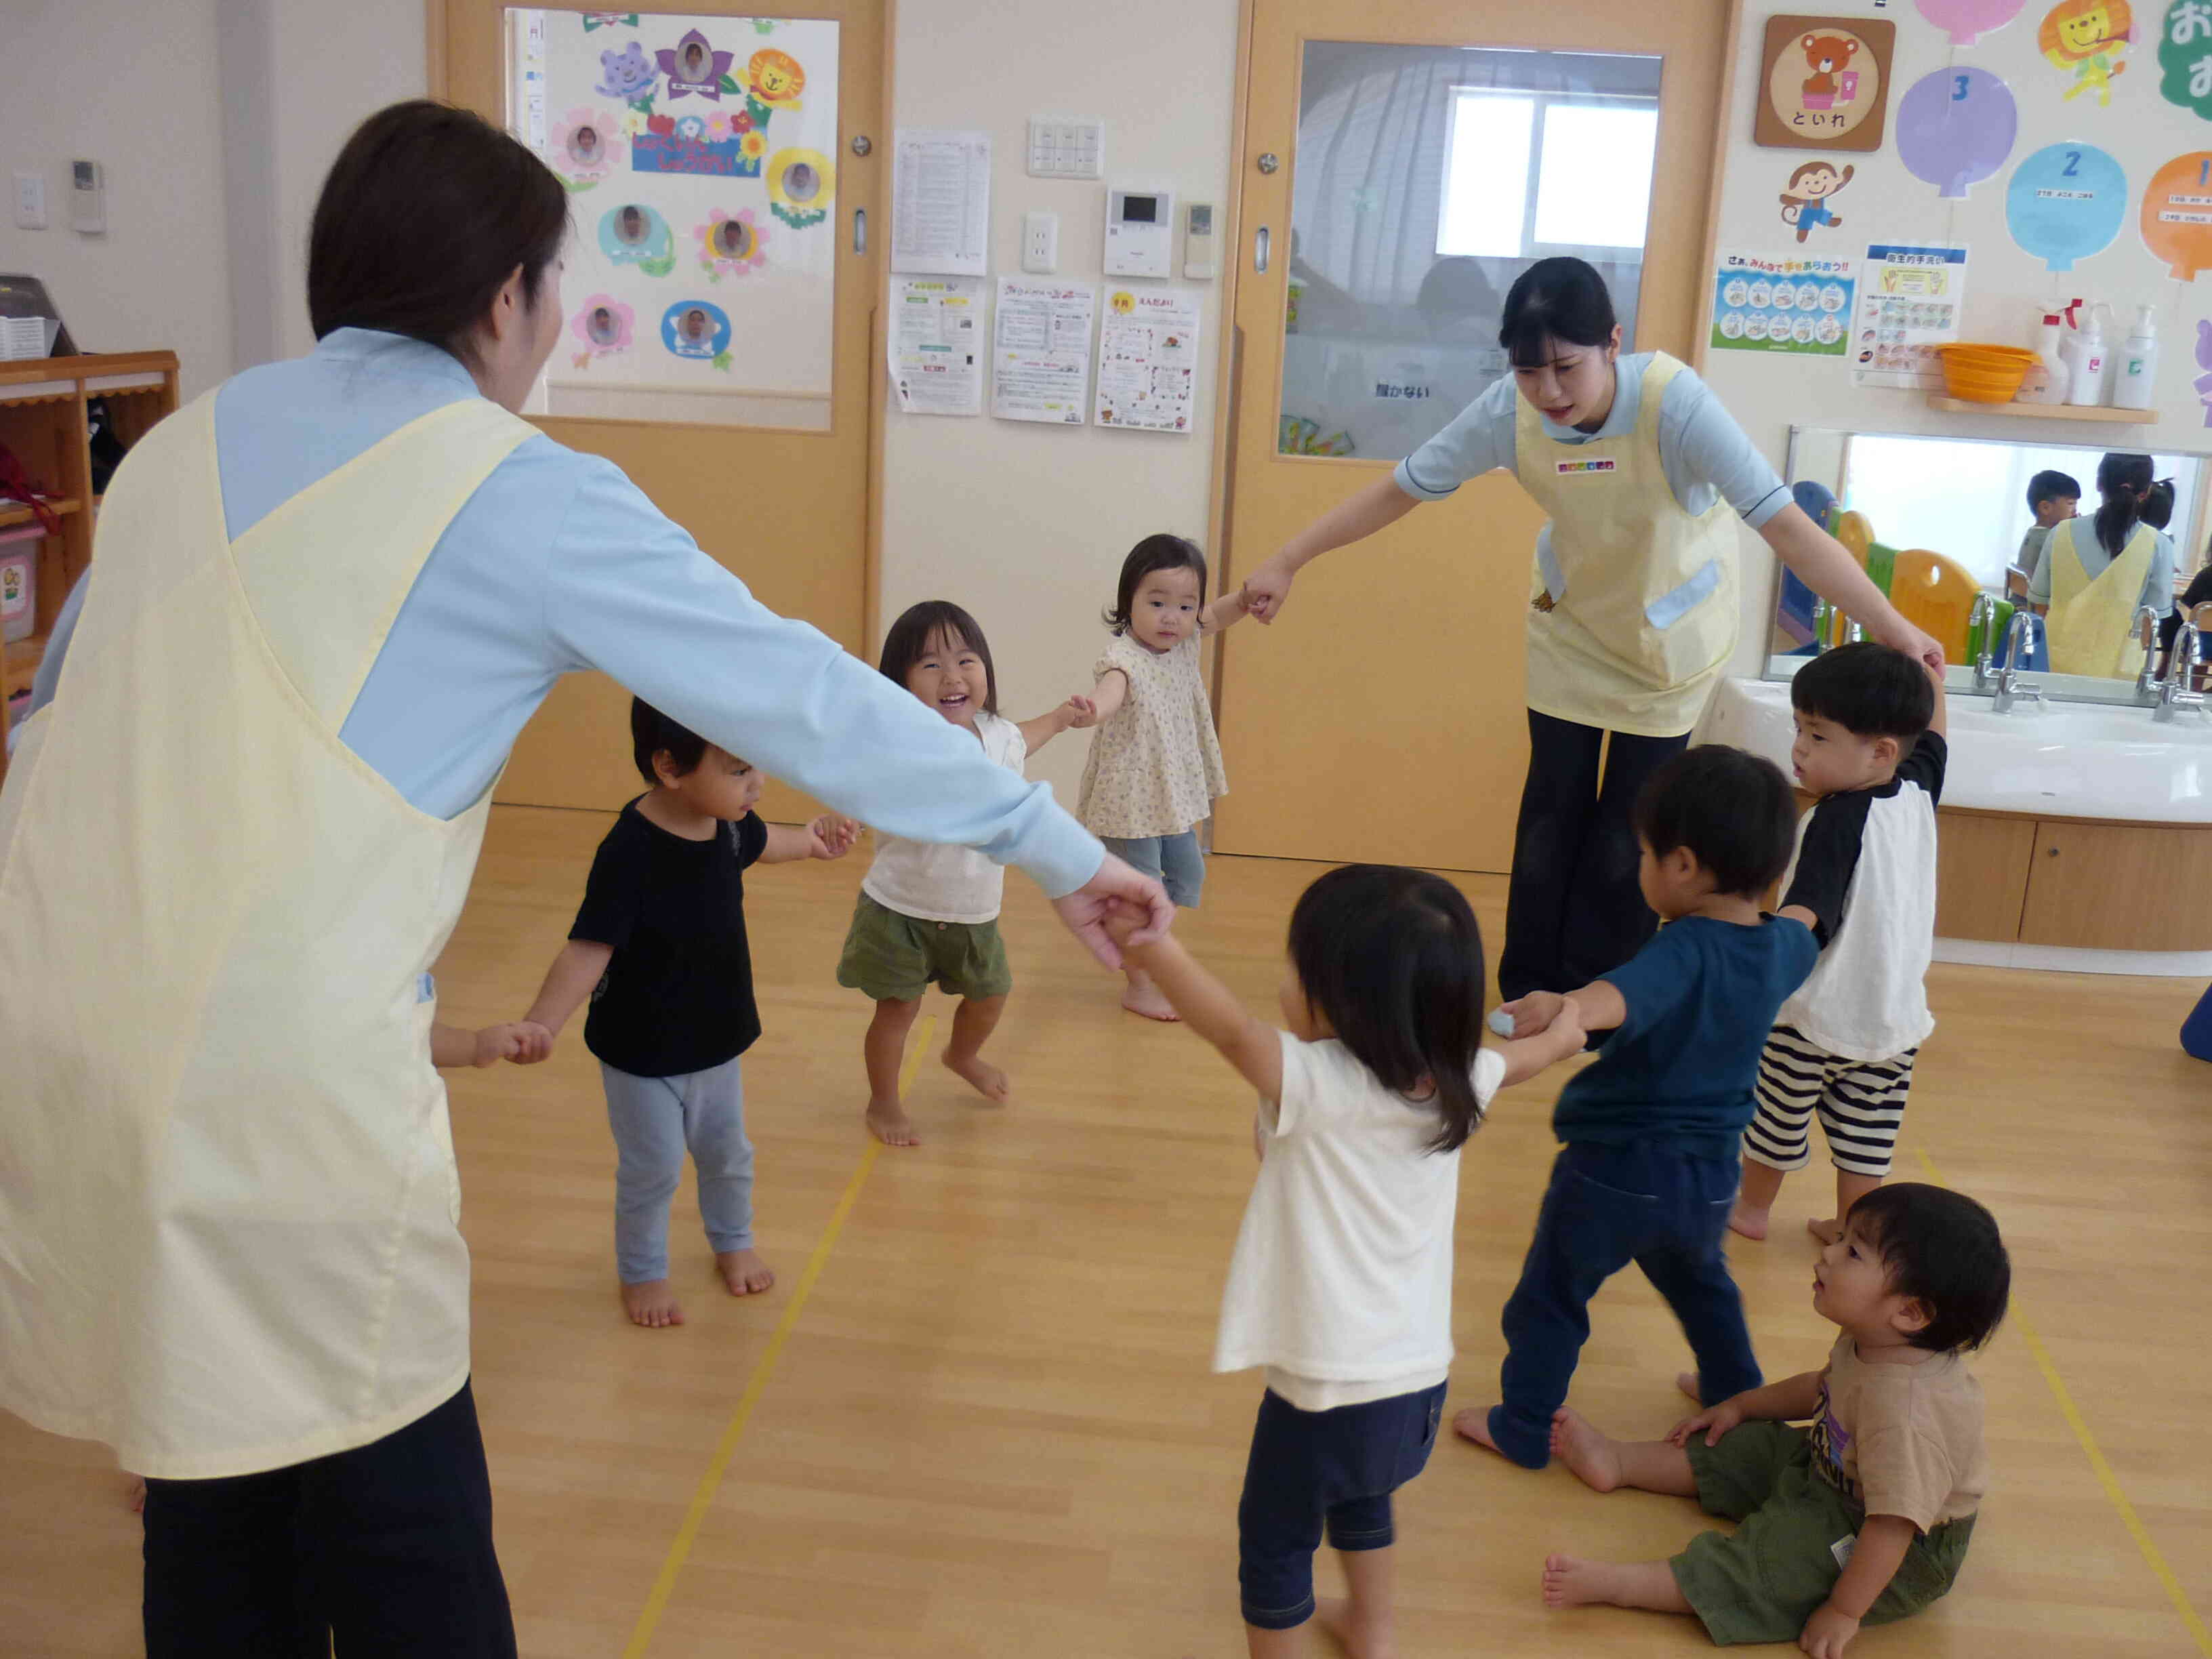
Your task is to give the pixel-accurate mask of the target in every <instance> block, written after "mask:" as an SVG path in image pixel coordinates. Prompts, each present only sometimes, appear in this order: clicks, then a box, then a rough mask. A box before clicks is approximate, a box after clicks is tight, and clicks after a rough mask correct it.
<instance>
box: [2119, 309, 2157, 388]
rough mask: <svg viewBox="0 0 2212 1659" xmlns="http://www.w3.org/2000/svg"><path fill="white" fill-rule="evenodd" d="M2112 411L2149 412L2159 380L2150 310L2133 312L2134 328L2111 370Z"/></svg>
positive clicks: (2155, 327)
mask: <svg viewBox="0 0 2212 1659" xmlns="http://www.w3.org/2000/svg"><path fill="white" fill-rule="evenodd" d="M2112 374H2113V380H2112V407H2113V408H2115V409H2148V408H2149V407H2150V406H2151V399H2152V397H2153V395H2154V383H2155V382H2156V380H2157V378H2158V317H2157V315H2156V313H2154V311H2153V309H2152V308H2151V307H2149V306H2138V307H2136V325H2135V328H2134V330H2133V331H2132V332H2130V334H2129V336H2128V338H2127V343H2126V344H2125V345H2124V346H2122V347H2121V348H2120V355H2119V356H2118V359H2117V360H2116V362H2114V364H2113V368H2112Z"/></svg>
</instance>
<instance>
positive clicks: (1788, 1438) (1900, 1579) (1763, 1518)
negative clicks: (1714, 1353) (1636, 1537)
mask: <svg viewBox="0 0 2212 1659" xmlns="http://www.w3.org/2000/svg"><path fill="white" fill-rule="evenodd" d="M1686 1450H1687V1451H1688V1452H1689V1454H1690V1468H1691V1470H1692V1472H1693V1473H1694V1474H1696V1475H1697V1478H1698V1502H1699V1504H1702V1505H1703V1506H1704V1508H1705V1512H1706V1513H1707V1514H1708V1515H1717V1516H1720V1517H1722V1519H1723V1520H1727V1521H1737V1522H1741V1523H1742V1524H1741V1526H1739V1527H1737V1528H1736V1529H1735V1534H1734V1535H1733V1536H1730V1535H1728V1534H1722V1533H1717V1532H1707V1533H1700V1534H1698V1536H1697V1537H1695V1538H1693V1539H1692V1540H1691V1541H1690V1547H1689V1548H1687V1549H1686V1550H1684V1551H1683V1552H1682V1553H1680V1555H1678V1556H1676V1557H1675V1558H1674V1559H1673V1560H1672V1561H1670V1562H1668V1565H1669V1566H1670V1567H1672V1568H1673V1569H1674V1583H1675V1586H1676V1588H1677V1589H1680V1591H1681V1592H1682V1599H1683V1600H1685V1601H1687V1602H1688V1603H1689V1604H1690V1607H1691V1608H1692V1610H1693V1611H1694V1612H1695V1613H1697V1615H1698V1617H1699V1619H1701V1620H1704V1621H1705V1631H1706V1633H1707V1634H1708V1635H1710V1636H1711V1638H1713V1640H1714V1641H1715V1642H1717V1643H1719V1644H1721V1645H1722V1646H1723V1647H1726V1646H1728V1645H1729V1644H1731V1643H1735V1642H1794V1641H1796V1639H1797V1635H1798V1632H1801V1631H1802V1630H1803V1629H1804V1628H1805V1621H1806V1620H1808V1619H1810V1618H1811V1617H1812V1616H1813V1614H1814V1613H1815V1612H1816V1611H1818V1610H1819V1608H1820V1606H1821V1604H1822V1603H1823V1602H1825V1601H1826V1600H1827V1599H1828V1595H1829V1593H1830V1592H1831V1591H1832V1590H1833V1589H1835V1587H1836V1580H1837V1579H1838V1578H1839V1577H1842V1576H1843V1571H1844V1566H1843V1562H1842V1561H1841V1560H1839V1559H1838V1557H1837V1553H1836V1546H1837V1545H1838V1544H1839V1543H1841V1542H1843V1541H1845V1540H1847V1539H1856V1538H1857V1536H1858V1531H1859V1528H1860V1527H1861V1526H1863V1525H1864V1524H1865V1522H1866V1514H1865V1512H1864V1510H1862V1509H1861V1508H1860V1506H1859V1505H1858V1504H1857V1503H1855V1502H1854V1501H1853V1500H1852V1499H1850V1498H1848V1497H1846V1496H1845V1495H1844V1493H1843V1492H1839V1491H1838V1490H1837V1488H1836V1487H1835V1486H1832V1485H1830V1484H1829V1482H1828V1481H1827V1480H1826V1479H1825V1478H1823V1477H1822V1476H1821V1475H1820V1474H1819V1473H1818V1471H1816V1470H1815V1469H1814V1467H1813V1440H1812V1434H1811V1431H1809V1430H1806V1429H1802V1428H1797V1427H1795V1426H1794V1425H1790V1424H1788V1423H1746V1424H1743V1425H1741V1426H1739V1427H1737V1428H1734V1429H1731V1430H1730V1431H1729V1432H1728V1433H1726V1434H1724V1435H1723V1436H1722V1437H1721V1443H1720V1444H1719V1445H1717V1446H1708V1445H1706V1444H1705V1441H1704V1440H1703V1439H1702V1438H1701V1437H1698V1436H1695V1435H1693V1436H1692V1437H1691V1438H1690V1443H1689V1445H1688V1446H1687V1447H1686ZM1973 1531H1974V1517H1973V1516H1971V1515H1969V1516H1963V1517H1961V1518H1960V1519H1959V1520H1956V1521H1947V1522H1943V1523H1942V1525H1941V1526H1938V1527H1936V1528H1935V1529H1934V1530H1933V1531H1930V1532H1928V1533H1925V1534H1923V1535H1921V1536H1920V1537H1918V1538H1916V1539H1915V1540H1913V1542H1912V1547H1911V1549H1910V1550H1908V1551H1906V1552H1905V1559H1904V1561H1903V1562H1902V1563H1901V1564H1900V1565H1899V1567H1898V1569H1897V1574H1896V1577H1893V1578H1892V1579H1891V1580H1890V1581H1889V1587H1888V1588H1887V1589H1885V1590H1883V1591H1882V1593H1881V1596H1880V1597H1879V1598H1877V1599H1876V1601H1875V1604H1874V1605H1873V1606H1872V1607H1869V1608H1868V1609H1867V1615H1866V1619H1865V1620H1864V1622H1865V1623H1867V1624H1869V1625H1886V1624H1887V1623H1889V1622H1890V1621H1891V1620H1896V1619H1902V1618H1904V1617H1905V1615H1906V1614H1908V1613H1917V1612H1919V1611H1920V1610H1921V1609H1922V1608H1923V1607H1926V1606H1928V1605H1929V1603H1930V1602H1931V1601H1936V1600H1937V1599H1938V1598H1939V1597H1941V1596H1942V1595H1943V1594H1944V1593H1945V1592H1946V1591H1948V1589H1950V1588H1951V1586H1952V1584H1953V1583H1954V1582H1955V1581H1956V1579H1957V1578H1958V1577H1959V1567H1960V1563H1962V1562H1963V1561H1965V1560H1966V1541H1967V1540H1968V1539H1970V1538H1971V1537H1972V1536H1973Z"/></svg>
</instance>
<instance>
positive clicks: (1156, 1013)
mask: <svg viewBox="0 0 2212 1659" xmlns="http://www.w3.org/2000/svg"><path fill="white" fill-rule="evenodd" d="M1121 1006H1123V1007H1124V1008H1127V1010H1128V1011H1129V1012H1131V1013H1133V1014H1142V1015H1143V1016H1144V1017H1145V1018H1146V1019H1157V1020H1158V1021H1160V1022H1161V1023H1163V1024H1168V1025H1172V1024H1176V1022H1177V1021H1178V1020H1180V1019H1182V1015H1181V1014H1179V1013H1177V1012H1176V1011H1175V1004H1173V1003H1172V1002H1170V1001H1169V1000H1167V998H1166V996H1165V995H1164V994H1163V993H1162V992H1161V990H1160V987H1158V986H1157V985H1154V984H1153V983H1152V981H1149V980H1147V981H1146V982H1145V983H1144V984H1142V985H1132V986H1131V987H1129V988H1128V989H1127V990H1126V991H1124V992H1122V993H1121Z"/></svg>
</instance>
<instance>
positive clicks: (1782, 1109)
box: [1743, 1025, 1920, 1176]
mask: <svg viewBox="0 0 2212 1659" xmlns="http://www.w3.org/2000/svg"><path fill="white" fill-rule="evenodd" d="M1919 1052H1920V1050H1919V1049H1918V1048H1907V1049H1906V1050H1905V1052H1904V1053H1903V1054H1893V1055H1891V1056H1890V1057H1889V1058H1888V1059H1887V1060H1846V1059H1844V1057H1843V1056H1842V1055H1840V1054H1830V1053H1829V1052H1828V1051H1827V1050H1826V1049H1825V1048H1817V1047H1815V1046H1814V1044H1812V1043H1810V1042H1807V1041H1806V1040H1805V1038H1804V1036H1802V1034H1801V1033H1800V1032H1798V1031H1797V1030H1796V1029H1795V1028H1793V1027H1791V1026H1788V1025H1778V1026H1776V1027H1775V1028H1774V1031H1773V1034H1772V1035H1771V1036H1769V1037H1768V1038H1767V1039H1766V1050H1765V1053H1764V1054H1760V1055H1759V1089H1758V1096H1759V1110H1758V1112H1757V1114H1756V1115H1754V1116H1753V1118H1752V1121H1751V1127H1749V1128H1747V1129H1746V1130H1745V1131H1744V1132H1743V1155H1744V1156H1745V1157H1746V1158H1749V1159H1750V1160H1751V1161H1752V1162H1753V1163H1754V1164H1765V1165H1766V1167H1767V1168H1768V1169H1770V1170H1802V1169H1803V1168H1804V1167H1805V1165H1806V1164H1807V1163H1808V1162H1809V1161H1810V1159H1811V1157H1812V1146H1811V1128H1812V1118H1813V1115H1814V1112H1815V1111H1818V1112H1819V1114H1820V1132H1821V1133H1823V1134H1825V1135H1826V1136H1827V1138H1828V1158H1829V1161H1830V1162H1832V1164H1835V1166H1836V1167H1837V1168H1838V1170H1843V1171H1844V1172H1845V1173H1846V1174H1848V1175H1861V1176H1887V1174H1888V1173H1889V1161H1890V1157H1891V1155H1892V1154H1893V1152H1895V1151H1896V1149H1897V1129H1898V1125H1899V1124H1900V1123H1901V1122H1903V1121H1904V1120H1905V1095H1906V1093H1907V1092H1908V1091H1910V1090H1911V1087H1912V1060H1913V1056H1914V1055H1916V1054H1918V1053H1919Z"/></svg>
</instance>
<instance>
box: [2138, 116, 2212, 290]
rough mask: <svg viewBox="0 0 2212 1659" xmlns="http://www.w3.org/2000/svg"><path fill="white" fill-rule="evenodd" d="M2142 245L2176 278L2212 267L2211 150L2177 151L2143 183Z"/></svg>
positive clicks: (2194, 275)
mask: <svg viewBox="0 0 2212 1659" xmlns="http://www.w3.org/2000/svg"><path fill="white" fill-rule="evenodd" d="M2142 239H2143V246H2145V247H2147V248H2148V249H2149V250H2150V251H2151V252H2153V253H2155V254H2156V255H2158V257H2159V258H2161V259H2163V260H2165V261H2166V274H2167V275H2168V276H2172V278H2173V279H2174V280H2175V281H2176V282H2180V283H2193V282H2195V281H2196V280H2197V272H2198V271H2200V270H2212V150H2202V149H2198V150H2191V152H2190V153H2189V154H2188V155H2177V156H2175V157H2174V158H2173V159H2172V161H2168V162H2167V163H2166V165H2165V166H2164V167H2160V169H2159V170H2158V171H2157V172H2156V173H2153V174H2151V179H2150V183H2149V184H2148V185H2144V186H2143V197H2142Z"/></svg>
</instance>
